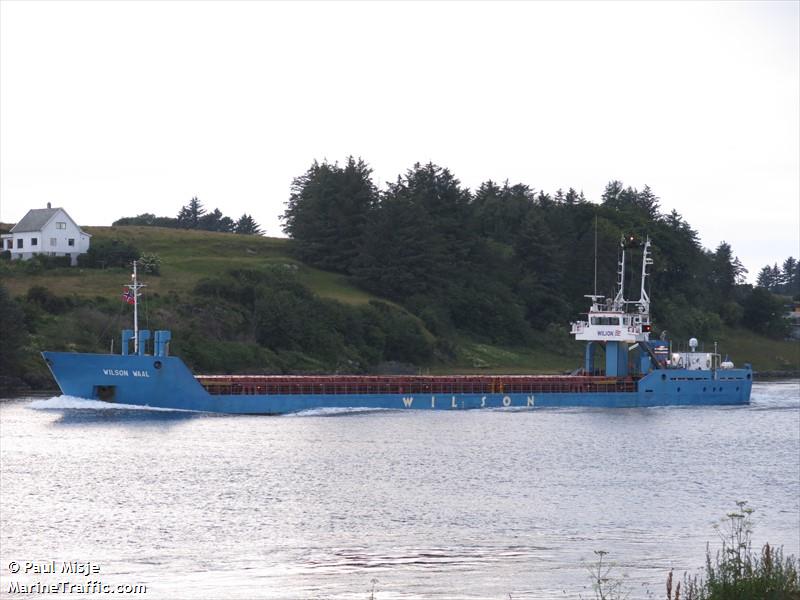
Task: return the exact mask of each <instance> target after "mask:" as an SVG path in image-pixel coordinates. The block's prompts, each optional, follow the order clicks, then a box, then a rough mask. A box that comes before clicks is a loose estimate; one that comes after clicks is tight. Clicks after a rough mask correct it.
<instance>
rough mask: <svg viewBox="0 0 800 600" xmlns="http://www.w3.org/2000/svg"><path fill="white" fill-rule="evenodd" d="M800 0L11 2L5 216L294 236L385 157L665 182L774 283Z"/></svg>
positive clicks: (3, 66)
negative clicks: (248, 225)
mask: <svg viewBox="0 0 800 600" xmlns="http://www.w3.org/2000/svg"><path fill="white" fill-rule="evenodd" d="M798 6H799V4H798V3H797V2H775V3H769V2H755V3H750V4H748V3H733V2H724V3H699V2H682V3H663V4H661V3H655V2H643V3H632V2H621V3H601V2H591V3H586V4H584V3H581V2H568V3H563V4H551V3H547V2H531V3H527V2H509V3H500V2H491V3H490V2H486V3H484V2H436V3H434V2H398V3H394V2H369V3H368V2H354V3H343V2H323V3H316V2H297V3H282V2H240V3H233V2H224V3H223V2H191V1H183V2H130V3H129V2H80V3H78V2H62V1H59V2H53V3H51V2H21V1H13V2H12V1H7V0H3V1H2V3H0V28H1V29H0V221H3V222H12V223H13V222H16V221H18V220H19V219H20V218H21V217H22V216H23V215H24V214H25V212H26V211H27V210H28V209H29V208H35V207H44V206H45V205H46V203H47V202H52V203H53V205H54V206H63V207H64V208H66V209H67V211H68V212H69V213H70V214H71V215H72V217H73V218H74V219H75V220H76V221H77V222H78V223H79V224H81V225H110V224H111V222H112V221H113V220H115V219H117V218H119V217H122V216H132V215H136V214H139V213H143V212H151V213H156V214H158V215H166V216H175V215H176V214H177V212H178V209H179V208H180V206H181V205H183V204H185V203H187V202H188V201H189V199H191V197H192V196H197V197H198V198H199V199H200V201H201V202H203V203H204V204H205V206H206V207H208V208H214V207H219V208H220V209H221V210H222V212H223V213H225V214H227V215H230V216H233V217H238V216H240V215H241V214H242V213H244V212H247V213H252V215H253V216H254V217H255V219H256V220H257V221H258V222H259V223H261V224H262V226H263V227H264V228H265V229H266V231H267V233H268V235H282V233H281V231H280V222H279V220H278V216H279V215H280V214H281V213H282V212H283V209H284V202H285V201H286V199H287V198H288V195H289V186H290V184H291V181H292V179H293V178H294V177H296V176H298V175H300V174H302V173H303V172H304V171H305V170H306V169H307V168H308V167H309V165H310V164H311V162H312V161H313V160H314V159H318V160H322V159H326V158H327V159H328V160H331V161H335V160H339V161H342V160H343V159H344V158H345V157H347V156H348V155H349V154H352V155H355V156H361V157H363V158H364V159H365V160H366V161H367V162H368V163H369V164H370V165H371V166H372V168H373V170H374V174H375V180H376V182H378V183H379V184H381V185H383V184H384V182H385V181H387V180H393V179H395V178H396V177H397V175H398V174H399V173H401V172H403V171H404V170H405V169H407V168H408V167H410V166H411V165H413V163H415V162H428V161H433V162H435V163H437V164H439V165H441V166H445V167H448V168H449V169H450V170H451V171H452V172H453V173H455V175H456V176H457V177H458V178H459V179H460V180H461V181H462V182H463V183H464V184H465V185H466V186H468V187H470V188H473V189H474V188H475V187H477V186H478V185H479V184H480V183H481V182H482V181H485V180H486V179H494V180H498V181H502V180H505V179H509V180H510V181H511V182H512V183H517V182H522V183H526V184H529V185H530V186H532V187H534V188H536V189H537V190H540V189H544V190H545V191H548V192H553V191H555V190H556V189H558V188H564V189H566V188H568V187H570V186H572V187H575V188H576V189H582V190H583V191H584V193H585V194H586V196H587V198H589V199H590V200H593V201H597V200H598V199H599V196H600V194H601V193H602V190H603V187H604V186H605V184H606V183H607V182H608V181H609V180H611V179H620V180H622V181H623V182H624V183H625V184H626V185H631V186H634V187H637V188H641V187H642V186H644V185H645V184H649V185H650V186H651V188H652V189H653V190H654V192H655V193H656V194H657V195H658V196H659V197H660V198H661V203H662V207H663V208H664V209H665V210H671V209H673V208H674V209H676V210H677V211H678V212H680V213H681V214H683V215H684V217H685V218H686V219H687V220H688V221H689V223H691V225H692V226H693V227H695V229H698V230H699V232H700V234H701V239H702V241H703V243H704V245H705V246H706V247H709V248H713V247H715V246H716V245H717V244H718V243H719V242H720V241H721V240H727V241H728V242H729V243H730V244H731V245H732V246H733V250H734V252H735V253H736V254H737V255H739V257H740V258H741V259H742V261H743V262H744V264H745V266H746V267H747V268H748V269H749V270H750V278H751V279H752V278H753V277H754V276H755V274H756V273H757V271H758V269H759V268H760V267H761V266H763V265H764V264H766V263H772V262H775V261H780V260H782V259H784V258H786V257H787V256H789V255H792V256H795V257H797V256H798V254H800V248H799V247H798V246H800V241H798V239H799V238H800V233H798V231H799V230H800V123H799V122H798V119H799V118H800V41H798V40H799V36H798V28H799V24H800V15H799V13H798Z"/></svg>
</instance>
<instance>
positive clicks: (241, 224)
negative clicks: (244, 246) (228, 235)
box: [234, 213, 263, 235]
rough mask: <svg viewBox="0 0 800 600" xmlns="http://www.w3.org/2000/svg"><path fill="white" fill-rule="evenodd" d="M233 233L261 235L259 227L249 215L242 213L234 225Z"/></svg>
mask: <svg viewBox="0 0 800 600" xmlns="http://www.w3.org/2000/svg"><path fill="white" fill-rule="evenodd" d="M234 233H240V234H243V235H263V232H262V231H261V228H260V227H259V225H258V223H256V222H255V219H253V217H252V216H251V215H248V214H247V213H244V214H243V215H242V216H241V217H239V220H238V221H236V224H235V225H234Z"/></svg>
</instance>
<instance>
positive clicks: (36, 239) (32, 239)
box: [31, 238, 39, 246]
mask: <svg viewBox="0 0 800 600" xmlns="http://www.w3.org/2000/svg"><path fill="white" fill-rule="evenodd" d="M38 245H39V238H31V246H38Z"/></svg>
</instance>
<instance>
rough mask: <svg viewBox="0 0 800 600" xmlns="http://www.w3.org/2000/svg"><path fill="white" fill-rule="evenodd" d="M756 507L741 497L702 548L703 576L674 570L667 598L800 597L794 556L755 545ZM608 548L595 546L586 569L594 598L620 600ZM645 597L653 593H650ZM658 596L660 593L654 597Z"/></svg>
mask: <svg viewBox="0 0 800 600" xmlns="http://www.w3.org/2000/svg"><path fill="white" fill-rule="evenodd" d="M753 512H754V510H753V509H752V508H750V507H748V506H747V502H744V501H739V502H737V503H736V509H735V510H734V511H732V512H730V513H728V514H727V515H726V516H725V518H723V519H722V520H721V522H720V523H719V524H717V525H715V526H714V528H715V530H716V531H717V533H718V535H719V539H720V542H721V546H720V547H719V549H718V550H717V551H716V553H715V554H713V555H712V553H711V547H710V545H709V546H707V547H706V564H705V568H704V570H703V572H702V574H699V575H690V574H688V573H684V576H683V581H680V580H678V581H675V579H674V577H673V575H674V573H673V571H670V572H669V575H668V576H667V581H666V592H667V594H666V597H667V600H800V577H799V576H798V569H799V568H800V564H799V563H798V560H797V558H796V557H795V556H784V554H783V549H782V548H773V547H772V546H770V545H769V543H766V544H764V545H763V546H762V547H761V549H760V551H756V550H755V549H753V544H752V535H753V521H752V518H751V517H752V514H753ZM607 554H608V552H605V551H603V550H596V551H595V555H597V557H598V558H597V561H596V562H595V563H594V564H592V565H591V566H590V567H589V577H590V581H591V585H592V592H593V593H594V598H595V600H621V599H623V598H628V597H629V596H630V592H629V591H628V590H627V589H626V588H625V585H624V582H623V580H622V579H620V578H619V577H617V576H616V575H615V574H614V573H613V570H614V566H613V565H612V564H611V563H609V562H608V561H607V560H605V557H606V555H607ZM648 597H653V596H652V594H651V593H649V594H648ZM656 597H658V596H656Z"/></svg>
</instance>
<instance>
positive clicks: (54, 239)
mask: <svg viewBox="0 0 800 600" xmlns="http://www.w3.org/2000/svg"><path fill="white" fill-rule="evenodd" d="M50 245H51V246H55V245H56V238H50Z"/></svg>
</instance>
